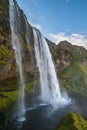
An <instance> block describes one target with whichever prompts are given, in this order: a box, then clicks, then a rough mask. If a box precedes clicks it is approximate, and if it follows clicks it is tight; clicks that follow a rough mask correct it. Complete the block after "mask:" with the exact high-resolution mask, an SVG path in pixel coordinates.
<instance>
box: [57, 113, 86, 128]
mask: <svg viewBox="0 0 87 130" xmlns="http://www.w3.org/2000/svg"><path fill="white" fill-rule="evenodd" d="M56 130H87V121H86V120H85V119H84V118H83V117H82V116H81V115H79V114H77V113H75V112H70V113H69V114H68V115H67V116H66V117H65V118H63V119H62V120H61V122H60V124H59V125H58V127H57V128H56Z"/></svg>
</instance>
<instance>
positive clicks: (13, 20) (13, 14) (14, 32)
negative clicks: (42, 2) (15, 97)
mask: <svg viewBox="0 0 87 130" xmlns="http://www.w3.org/2000/svg"><path fill="white" fill-rule="evenodd" d="M9 3H10V7H9V14H10V28H11V37H12V46H13V49H14V52H15V58H16V63H17V66H18V69H19V75H20V89H19V102H18V116H19V120H20V121H23V120H25V103H24V86H25V81H24V76H23V69H22V53H21V51H22V50H21V43H20V39H19V36H18V35H19V32H18V31H19V23H20V22H19V21H20V13H19V9H18V6H17V5H16V4H15V3H14V0H11V1H10V2H9Z"/></svg>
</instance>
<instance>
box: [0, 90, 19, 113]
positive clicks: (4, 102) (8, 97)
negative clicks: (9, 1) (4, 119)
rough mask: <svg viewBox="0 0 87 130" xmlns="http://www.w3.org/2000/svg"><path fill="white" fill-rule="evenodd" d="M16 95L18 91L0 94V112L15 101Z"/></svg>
mask: <svg viewBox="0 0 87 130" xmlns="http://www.w3.org/2000/svg"><path fill="white" fill-rule="evenodd" d="M18 93H19V92H18V90H16V91H11V92H0V95H2V96H3V98H2V97H0V112H1V111H5V110H7V109H8V108H9V107H10V105H11V104H12V103H13V102H15V101H16V100H17V98H18Z"/></svg>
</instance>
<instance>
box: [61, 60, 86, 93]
mask: <svg viewBox="0 0 87 130" xmlns="http://www.w3.org/2000/svg"><path fill="white" fill-rule="evenodd" d="M86 79H87V66H86V65H83V64H81V63H79V62H78V63H73V64H72V65H70V66H69V67H68V68H67V69H65V70H64V71H63V72H62V73H61V74H60V84H61V86H62V87H63V88H66V89H67V90H68V91H73V92H77V93H81V94H84V95H87V80H86Z"/></svg>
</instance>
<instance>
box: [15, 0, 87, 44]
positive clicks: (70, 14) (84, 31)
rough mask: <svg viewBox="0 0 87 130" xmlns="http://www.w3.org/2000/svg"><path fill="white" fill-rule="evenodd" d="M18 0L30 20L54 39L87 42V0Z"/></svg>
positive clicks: (56, 40) (57, 40)
mask: <svg viewBox="0 0 87 130" xmlns="http://www.w3.org/2000/svg"><path fill="white" fill-rule="evenodd" d="M17 1H18V3H19V5H20V7H21V8H22V9H23V11H24V13H25V14H26V16H27V18H28V21H29V22H30V23H31V24H32V25H33V26H36V27H37V28H39V29H40V30H41V32H42V33H43V34H44V35H45V36H46V37H48V38H49V39H51V40H52V41H55V42H56V43H58V42H59V41H61V40H68V41H70V42H73V44H80V45H82V44H84V45H86V44H87V36H86V35H87V0H17ZM77 42H78V43H77Z"/></svg>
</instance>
